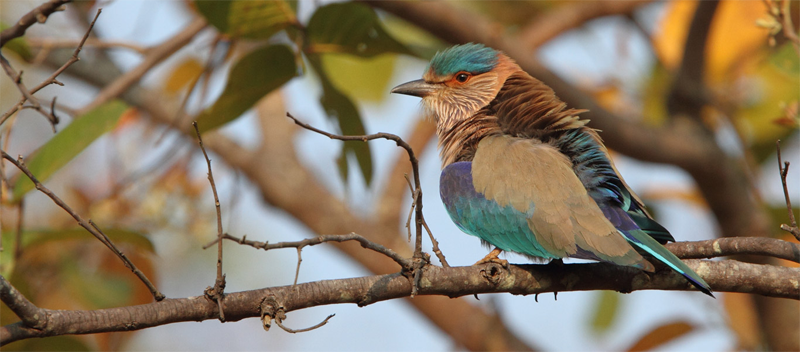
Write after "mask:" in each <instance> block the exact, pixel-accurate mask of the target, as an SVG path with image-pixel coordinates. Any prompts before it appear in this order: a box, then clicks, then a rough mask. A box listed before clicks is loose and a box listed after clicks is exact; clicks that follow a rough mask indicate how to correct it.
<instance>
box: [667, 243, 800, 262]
mask: <svg viewBox="0 0 800 352" xmlns="http://www.w3.org/2000/svg"><path fill="white" fill-rule="evenodd" d="M666 247H667V249H669V250H670V251H671V252H672V253H675V255H676V256H678V258H681V259H701V258H715V257H721V256H737V255H745V254H747V255H761V256H767V257H773V258H780V259H785V260H790V261H793V262H795V263H800V245H798V244H796V243H791V242H786V241H782V240H779V239H775V238H766V237H736V238H718V239H715V240H708V241H693V242H676V243H668V244H667V245H666Z"/></svg>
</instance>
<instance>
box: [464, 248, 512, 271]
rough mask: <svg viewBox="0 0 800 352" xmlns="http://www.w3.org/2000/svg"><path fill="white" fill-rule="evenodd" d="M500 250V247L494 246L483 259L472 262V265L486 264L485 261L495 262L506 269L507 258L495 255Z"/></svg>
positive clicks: (500, 251)
mask: <svg viewBox="0 0 800 352" xmlns="http://www.w3.org/2000/svg"><path fill="white" fill-rule="evenodd" d="M502 252H503V250H501V249H500V248H495V249H494V250H492V251H491V252H489V254H487V255H486V256H485V257H483V259H481V260H479V261H477V262H475V264H472V265H473V266H475V265H481V264H487V263H495V264H500V266H502V267H503V269H508V260H505V259H500V258H498V257H497V256H498V255H500V253H502Z"/></svg>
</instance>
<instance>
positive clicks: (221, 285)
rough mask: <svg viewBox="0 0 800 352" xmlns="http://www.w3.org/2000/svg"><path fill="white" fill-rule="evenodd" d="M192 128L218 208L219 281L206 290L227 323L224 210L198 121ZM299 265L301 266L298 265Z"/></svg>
mask: <svg viewBox="0 0 800 352" xmlns="http://www.w3.org/2000/svg"><path fill="white" fill-rule="evenodd" d="M192 127H194V131H195V133H196V134H197V143H198V144H200V150H202V151H203V156H205V158H206V164H207V165H208V182H209V183H211V191H212V192H213V193H214V206H215V207H216V208H217V280H216V281H215V282H214V287H213V288H212V287H209V288H207V289H206V295H208V296H209V297H210V298H211V299H213V300H214V301H215V302H217V305H218V306H219V320H220V321H221V322H225V313H224V312H223V310H222V300H223V299H224V298H225V275H223V274H222V234H223V233H222V209H221V208H220V204H219V196H218V195H217V185H216V183H215V182H214V173H213V172H212V171H211V159H209V158H208V153H206V148H205V147H204V146H203V137H201V136H200V130H199V129H198V128H197V121H193V122H192ZM298 265H299V264H298Z"/></svg>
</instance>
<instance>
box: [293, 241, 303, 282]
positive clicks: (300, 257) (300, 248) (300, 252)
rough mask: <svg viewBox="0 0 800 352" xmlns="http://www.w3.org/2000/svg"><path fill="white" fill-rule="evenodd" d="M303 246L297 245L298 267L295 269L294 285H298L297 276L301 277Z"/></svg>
mask: <svg viewBox="0 0 800 352" xmlns="http://www.w3.org/2000/svg"><path fill="white" fill-rule="evenodd" d="M302 252H303V246H300V247H297V268H296V269H295V270H294V282H293V283H292V286H297V278H298V277H300V263H302V262H303V254H302Z"/></svg>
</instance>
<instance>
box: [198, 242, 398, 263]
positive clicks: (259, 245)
mask: <svg viewBox="0 0 800 352" xmlns="http://www.w3.org/2000/svg"><path fill="white" fill-rule="evenodd" d="M222 238H223V239H226V240H231V241H234V242H236V243H239V244H242V245H247V246H250V247H253V248H256V249H263V250H265V251H268V250H271V249H279V248H302V247H306V246H315V245H318V244H321V243H325V242H346V241H357V242H358V243H359V244H361V247H364V248H366V249H369V250H372V251H375V252H378V253H381V254H383V255H385V256H387V257H389V258H391V259H392V260H394V262H395V263H397V264H399V265H400V266H401V267H402V268H404V269H408V268H410V267H411V261H410V260H408V259H406V258H403V257H401V256H400V255H399V254H397V253H396V252H395V251H393V250H391V249H389V248H386V247H384V246H382V245H380V244H377V243H375V242H372V241H370V240H368V239H367V238H366V237H364V236H361V235H359V234H356V233H350V234H347V235H321V236H317V237H314V238H307V239H304V240H302V241H294V242H278V243H269V242H259V241H251V240H248V239H247V238H246V236H245V237H242V238H238V237H236V236H231V235H229V234H227V233H226V234H223V235H222ZM217 241H218V240H214V241H213V242H210V243H208V244H206V245H205V246H203V248H204V249H205V248H208V247H211V246H213V245H214V244H215V243H217Z"/></svg>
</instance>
